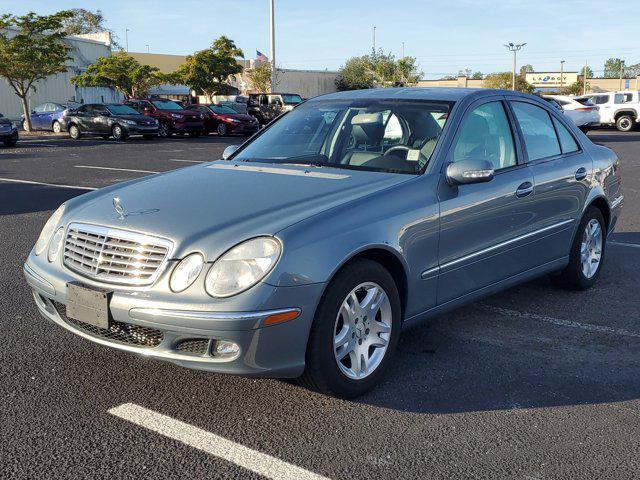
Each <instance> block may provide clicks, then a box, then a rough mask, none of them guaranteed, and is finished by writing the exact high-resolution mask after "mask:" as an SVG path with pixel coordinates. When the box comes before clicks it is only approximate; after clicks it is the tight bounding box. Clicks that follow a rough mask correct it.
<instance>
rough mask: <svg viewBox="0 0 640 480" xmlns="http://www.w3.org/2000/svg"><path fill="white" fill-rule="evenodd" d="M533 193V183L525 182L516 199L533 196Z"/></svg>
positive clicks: (517, 192)
mask: <svg viewBox="0 0 640 480" xmlns="http://www.w3.org/2000/svg"><path fill="white" fill-rule="evenodd" d="M531 192H533V183H531V182H524V183H523V184H521V185H520V186H519V187H518V189H517V190H516V197H518V198H522V197H526V196H527V195H529V194H531Z"/></svg>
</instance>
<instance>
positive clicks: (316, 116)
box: [24, 88, 623, 397]
mask: <svg viewBox="0 0 640 480" xmlns="http://www.w3.org/2000/svg"><path fill="white" fill-rule="evenodd" d="M224 157H225V158H224V159H221V160H216V161H212V162H210V163H206V164H201V165H197V166H193V167H189V168H184V169H180V170H174V171H172V172H168V173H163V174H158V175H154V176H150V177H146V178H141V179H137V180H133V181H130V182H127V183H122V184H118V185H114V186H111V187H108V188H104V189H101V190H97V191H94V192H91V193H88V194H85V195H82V196H79V197H76V198H73V199H71V200H69V201H68V202H66V203H65V204H63V205H62V206H61V207H60V208H59V209H58V210H57V211H56V212H55V213H54V214H53V215H52V216H51V218H50V219H49V220H48V221H47V223H46V224H45V226H44V228H43V230H42V233H41V234H40V237H39V238H38V241H37V243H36V245H35V247H34V248H33V250H32V251H31V253H30V255H29V258H28V260H27V262H26V264H25V265H24V274H25V276H26V279H27V281H28V282H29V284H30V285H31V287H32V288H33V296H34V299H35V302H36V304H37V306H38V308H39V310H40V311H41V312H42V314H43V315H44V316H45V317H46V318H48V319H49V320H51V321H52V322H55V323H56V324H58V325H60V326H61V327H63V328H65V329H67V330H69V331H70V332H73V333H75V334H77V335H79V336H81V337H84V338H86V339H87V340H91V341H93V342H96V343H99V344H102V345H107V346H110V347H113V348H116V349H120V350H125V351H129V352H135V353H139V354H143V355H147V356H150V357H155V358H159V359H163V360H168V361H171V362H174V363H177V364H179V365H183V366H186V367H190V368H199V369H203V370H209V371H214V372H224V373H232V374H240V375H250V376H268V377H299V378H300V380H301V382H302V383H303V384H304V385H307V386H309V387H311V388H314V389H317V390H319V391H322V392H327V393H330V394H333V395H337V396H341V397H354V396H356V395H359V394H362V393H364V392H365V391H367V390H368V389H370V388H371V387H373V386H374V385H375V384H376V383H378V382H379V381H380V379H381V377H382V375H383V374H384V372H385V370H387V367H388V365H389V362H390V361H391V357H392V355H393V353H394V350H395V349H396V346H397V344H398V338H399V336H400V331H401V329H402V325H403V323H404V322H408V321H413V320H417V319H424V318H426V317H429V316H431V315H434V314H439V313H442V312H444V311H446V310H449V309H452V308H454V307H457V306H459V305H461V304H464V303H467V302H470V301H473V300H476V299H478V298H480V297H483V296H486V295H489V294H492V293H495V292H497V291H499V290H502V289H504V288H507V287H509V286H511V285H514V284H516V283H520V282H524V281H527V280H530V279H532V278H534V277H538V276H540V275H545V274H550V275H551V276H552V278H553V280H554V281H555V283H557V284H558V285H560V286H563V287H565V288H574V289H585V288H588V287H590V286H591V285H593V284H594V283H595V282H596V280H597V278H598V276H599V274H600V270H601V269H602V265H603V260H604V256H605V252H606V242H607V237H608V235H609V234H610V233H611V232H612V231H613V229H614V227H615V224H616V220H617V218H618V216H619V214H620V208H621V205H622V202H623V196H622V191H621V186H620V172H619V162H618V159H617V157H616V155H615V154H614V153H613V152H612V151H611V150H609V149H607V148H604V147H601V146H598V145H595V144H593V143H592V142H591V141H590V140H589V139H588V138H587V137H586V136H585V135H584V134H583V133H582V132H580V130H578V129H577V128H576V127H575V126H574V125H573V124H572V123H571V122H570V121H567V119H566V118H565V117H563V116H562V115H561V114H559V112H557V111H556V110H555V109H554V108H552V107H550V106H549V105H548V104H547V102H545V101H544V100H540V99H538V98H537V97H534V96H531V95H524V94H518V93H514V92H507V91H498V90H465V89H435V88H433V89H419V88H418V89H382V90H363V91H357V92H344V93H336V94H330V95H325V96H321V97H317V98H315V99H312V100H309V101H307V102H305V103H303V104H301V105H299V106H298V107H296V108H295V109H293V110H292V111H291V112H288V113H286V114H285V115H283V116H282V117H280V118H279V119H278V120H277V121H275V122H274V123H272V124H271V125H270V126H269V127H268V128H266V129H264V130H263V131H262V132H260V133H259V134H257V135H255V136H254V137H253V138H251V139H250V140H249V141H248V142H246V143H245V144H243V145H242V146H240V147H239V148H237V147H229V148H228V149H227V150H226V151H225V154H224Z"/></svg>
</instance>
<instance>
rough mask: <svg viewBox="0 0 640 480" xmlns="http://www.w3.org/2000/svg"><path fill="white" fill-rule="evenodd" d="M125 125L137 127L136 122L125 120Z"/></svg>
mask: <svg viewBox="0 0 640 480" xmlns="http://www.w3.org/2000/svg"><path fill="white" fill-rule="evenodd" d="M124 123H126V124H127V125H135V124H136V122H135V121H134V120H125V121H124Z"/></svg>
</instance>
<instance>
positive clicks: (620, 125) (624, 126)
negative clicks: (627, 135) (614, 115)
mask: <svg viewBox="0 0 640 480" xmlns="http://www.w3.org/2000/svg"><path fill="white" fill-rule="evenodd" d="M633 125H634V119H633V117H632V116H631V115H621V116H620V117H618V119H617V120H616V128H617V129H618V130H620V131H621V132H630V131H631V130H633Z"/></svg>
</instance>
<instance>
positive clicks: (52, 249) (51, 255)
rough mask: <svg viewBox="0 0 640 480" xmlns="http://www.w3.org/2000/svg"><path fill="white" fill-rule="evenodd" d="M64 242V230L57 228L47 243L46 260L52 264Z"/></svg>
mask: <svg viewBox="0 0 640 480" xmlns="http://www.w3.org/2000/svg"><path fill="white" fill-rule="evenodd" d="M63 241H64V228H59V229H58V230H57V231H56V233H55V235H54V236H53V238H52V239H51V241H50V242H49V251H48V252H47V259H48V260H49V261H50V262H53V261H54V260H55V259H56V256H57V255H58V253H60V249H61V248H62V242H63Z"/></svg>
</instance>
